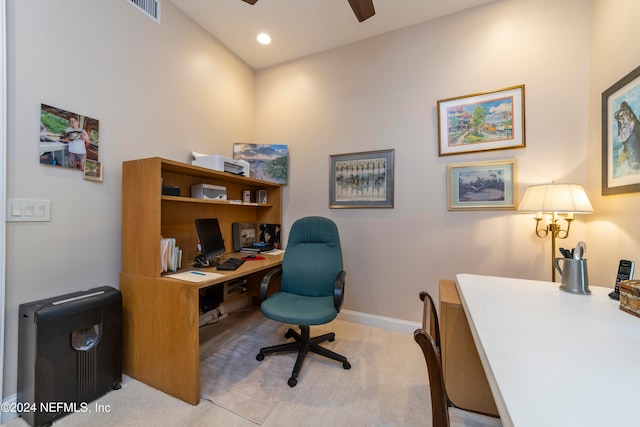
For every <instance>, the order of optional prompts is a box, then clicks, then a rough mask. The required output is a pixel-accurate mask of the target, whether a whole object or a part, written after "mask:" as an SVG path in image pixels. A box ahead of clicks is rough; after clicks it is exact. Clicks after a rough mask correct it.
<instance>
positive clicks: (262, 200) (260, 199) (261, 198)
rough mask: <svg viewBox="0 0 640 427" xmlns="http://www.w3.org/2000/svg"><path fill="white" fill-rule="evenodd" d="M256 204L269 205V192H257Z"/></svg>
mask: <svg viewBox="0 0 640 427" xmlns="http://www.w3.org/2000/svg"><path fill="white" fill-rule="evenodd" d="M256 202H257V203H259V204H261V205H265V204H266V203H267V190H257V191H256Z"/></svg>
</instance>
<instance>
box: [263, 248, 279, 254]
mask: <svg viewBox="0 0 640 427" xmlns="http://www.w3.org/2000/svg"><path fill="white" fill-rule="evenodd" d="M283 253H284V249H271V250H270V251H268V252H260V255H280V254H283Z"/></svg>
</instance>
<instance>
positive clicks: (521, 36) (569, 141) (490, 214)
mask: <svg viewBox="0 0 640 427" xmlns="http://www.w3.org/2000/svg"><path fill="white" fill-rule="evenodd" d="M590 18H591V2H590V1H587V0H567V1H562V2H557V1H554V0H545V1H540V0H509V1H497V2H495V3H490V4H488V5H485V6H481V7H478V8H476V9H473V10H469V11H466V12H463V13H459V14H455V15H451V16H448V17H444V18H442V19H438V20H436V21H433V22H429V23H424V24H420V25H416V26H413V27H410V28H406V29H403V30H399V31H396V32H392V33H389V34H386V35H383V36H380V37H377V38H373V39H369V40H366V41H363V42H359V43H355V44H352V45H349V46H346V47H343V48H339V49H334V50H331V51H328V52H324V53H320V54H317V55H313V56H310V57H307V58H305V59H302V60H299V61H294V62H291V63H288V64H285V65H281V66H277V67H273V68H270V69H267V70H263V71H260V72H258V73H257V75H256V94H257V96H256V127H255V134H256V141H257V142H260V143H269V144H272V143H278V144H287V145H289V150H290V157H291V165H290V177H289V182H290V184H289V186H288V188H287V195H288V197H287V198H286V201H287V205H286V207H285V212H284V219H283V221H284V223H285V224H291V222H292V221H294V220H295V219H296V218H298V217H301V216H304V215H309V214H319V215H326V216H328V217H331V218H333V219H334V220H335V221H336V222H337V224H338V227H339V229H340V232H341V238H342V244H343V249H344V257H345V263H346V269H347V290H346V300H345V305H344V308H345V309H349V310H355V311H358V312H364V313H370V314H376V315H380V316H387V317H391V318H397V319H404V320H410V321H419V319H420V313H421V311H420V310H421V305H420V303H419V300H418V293H419V291H421V290H428V291H430V292H431V293H432V294H433V295H434V296H437V295H438V291H437V282H438V279H439V278H454V277H455V274H456V273H478V274H488V275H497V276H515V277H523V278H531V279H542V280H550V279H551V261H550V257H551V254H550V252H551V248H550V246H551V243H550V239H549V238H547V239H544V240H542V239H539V238H537V237H535V236H534V234H533V231H534V221H533V219H532V216H531V215H519V214H517V213H516V212H514V211H504V210H500V211H465V212H448V211H447V196H446V193H447V187H446V177H445V175H446V167H447V165H448V164H452V163H464V162H475V161H485V160H496V159H510V158H515V159H517V161H518V174H517V179H518V181H519V185H518V193H519V196H521V195H522V193H523V192H524V189H525V188H526V187H527V185H530V184H538V183H547V182H551V181H552V180H555V181H556V182H577V183H581V184H586V181H587V169H586V165H587V153H586V151H585V149H584V147H585V145H586V140H587V132H586V127H585V123H586V120H587V101H588V76H589V34H590ZM518 84H524V85H525V98H526V144H527V146H526V148H524V149H512V150H502V151H495V152H486V153H478V154H466V155H457V156H448V157H438V149H437V123H436V122H437V119H436V117H437V112H436V105H437V101H438V100H439V99H446V98H451V97H455V96H462V95H467V94H473V93H478V92H483V91H491V90H496V89H501V88H505V87H509V86H513V85H518ZM389 148H393V149H395V156H396V162H395V177H394V178H395V207H394V209H378V210H374V209H344V210H337V209H336V210H331V209H329V208H328V188H329V155H331V154H340V153H350V152H359V151H369V150H379V149H389ZM583 220H584V217H583V218H578V220H577V221H576V222H575V223H574V225H573V227H572V233H571V236H570V238H569V239H568V241H564V242H562V245H567V246H569V247H573V246H575V243H576V242H577V241H578V240H581V239H585V238H586V237H585V224H584V222H583ZM285 231H286V230H285ZM590 267H591V266H590ZM593 268H594V270H595V271H594V272H595V274H596V276H597V270H598V266H593Z"/></svg>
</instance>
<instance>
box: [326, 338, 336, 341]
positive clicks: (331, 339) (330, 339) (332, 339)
mask: <svg viewBox="0 0 640 427" xmlns="http://www.w3.org/2000/svg"><path fill="white" fill-rule="evenodd" d="M335 340H336V338H335V337H333V338H329V339H328V341H329V342H334V341H335Z"/></svg>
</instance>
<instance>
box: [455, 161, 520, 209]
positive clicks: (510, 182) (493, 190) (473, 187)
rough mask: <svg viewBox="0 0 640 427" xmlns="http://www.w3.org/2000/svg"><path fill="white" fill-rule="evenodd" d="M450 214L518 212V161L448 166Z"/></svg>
mask: <svg viewBox="0 0 640 427" xmlns="http://www.w3.org/2000/svg"><path fill="white" fill-rule="evenodd" d="M447 181H448V185H447V187H448V191H447V194H448V202H449V204H448V206H449V210H450V211H456V210H485V209H515V208H516V188H517V187H516V160H515V159H511V160H502V161H495V162H476V163H461V164H455V165H448V166H447Z"/></svg>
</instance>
